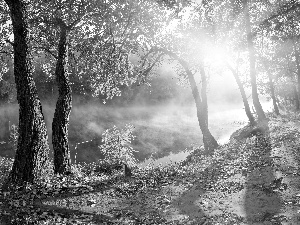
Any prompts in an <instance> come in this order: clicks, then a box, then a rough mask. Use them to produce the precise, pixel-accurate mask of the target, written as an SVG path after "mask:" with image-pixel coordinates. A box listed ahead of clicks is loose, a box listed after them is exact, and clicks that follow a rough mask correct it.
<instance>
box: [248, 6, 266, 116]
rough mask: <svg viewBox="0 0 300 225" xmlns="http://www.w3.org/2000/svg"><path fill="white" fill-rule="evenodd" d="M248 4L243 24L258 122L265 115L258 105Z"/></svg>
mask: <svg viewBox="0 0 300 225" xmlns="http://www.w3.org/2000/svg"><path fill="white" fill-rule="evenodd" d="M249 2H250V1H248V5H247V7H246V11H245V22H246V32H247V44H248V51H249V61H250V77H251V88H252V99H253V105H254V107H255V111H256V113H257V116H258V121H264V120H266V115H265V113H264V110H263V108H262V106H261V104H260V101H259V98H258V92H257V83H256V69H255V53H254V46H253V35H252V33H251V22H250V15H249Z"/></svg>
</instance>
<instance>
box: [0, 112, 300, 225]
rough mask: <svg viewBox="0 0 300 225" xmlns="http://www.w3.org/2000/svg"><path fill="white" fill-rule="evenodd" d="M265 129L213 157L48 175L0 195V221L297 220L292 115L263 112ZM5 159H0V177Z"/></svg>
mask: <svg viewBox="0 0 300 225" xmlns="http://www.w3.org/2000/svg"><path fill="white" fill-rule="evenodd" d="M269 117H270V121H269V123H268V126H269V132H266V133H265V135H264V136H253V137H248V138H243V139H240V140H235V139H231V140H230V142H228V143H227V144H224V145H222V146H221V147H220V148H219V149H217V150H216V151H215V152H214V154H213V155H211V156H205V155H203V154H202V152H201V149H196V150H195V151H194V152H193V153H192V154H191V156H190V157H189V160H188V162H187V163H186V164H185V165H183V164H180V163H179V164H173V165H168V166H160V167H157V168H154V167H151V165H150V166H148V167H146V168H138V167H136V168H134V169H133V171H132V172H133V175H132V177H130V178H129V177H124V176H123V175H122V173H121V172H120V171H115V172H114V173H112V174H104V173H97V172H95V167H96V166H97V165H96V164H94V165H91V164H82V165H76V166H75V167H74V168H73V169H74V171H75V173H74V175H73V176H69V177H63V176H54V175H52V177H51V179H50V180H49V181H51V182H49V183H48V185H46V186H44V187H41V186H40V187H38V186H28V188H27V189H25V190H23V191H20V192H18V191H17V192H15V193H2V194H1V198H0V203H1V210H0V213H1V219H2V221H1V222H2V223H1V224H222V225H223V224H224V225H226V224H228V225H231V224H266V225H267V224H299V223H300V219H299V214H298V212H300V204H299V202H300V195H299V193H300V185H299V184H300V173H299V165H300V161H299V159H300V158H299V157H300V156H299V153H298V152H299V147H298V146H300V139H299V137H300V132H299V129H300V123H299V122H298V121H299V115H297V114H289V115H284V116H281V117H275V116H272V115H269ZM11 163H12V161H10V160H7V159H5V158H2V159H1V174H0V179H1V181H3V178H4V177H5V176H7V174H8V172H9V169H10V167H11Z"/></svg>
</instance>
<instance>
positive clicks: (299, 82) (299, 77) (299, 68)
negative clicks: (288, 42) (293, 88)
mask: <svg viewBox="0 0 300 225" xmlns="http://www.w3.org/2000/svg"><path fill="white" fill-rule="evenodd" d="M293 47H294V54H295V59H296V67H297V88H298V89H297V93H298V100H296V103H297V102H298V106H297V107H296V109H297V110H299V100H300V64H299V63H300V59H299V51H298V49H297V42H296V40H294V39H293ZM295 97H296V96H295Z"/></svg>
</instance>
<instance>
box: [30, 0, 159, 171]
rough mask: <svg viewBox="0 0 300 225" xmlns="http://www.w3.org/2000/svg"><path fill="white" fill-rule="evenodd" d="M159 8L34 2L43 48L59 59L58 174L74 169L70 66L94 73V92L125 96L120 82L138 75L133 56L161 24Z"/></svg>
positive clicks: (55, 145)
mask: <svg viewBox="0 0 300 225" xmlns="http://www.w3.org/2000/svg"><path fill="white" fill-rule="evenodd" d="M37 5H38V6H39V7H37ZM154 8H155V7H154V6H153V2H151V1H134V2H132V1H105V2H102V1H89V2H87V3H84V2H83V1H76V0H74V1H70V2H66V1H52V2H49V3H43V2H42V3H36V4H32V12H36V13H35V14H36V15H37V17H36V18H33V19H32V22H33V24H35V27H36V28H35V29H36V31H37V33H39V34H41V35H39V37H40V38H39V39H35V42H36V45H37V48H38V49H39V50H44V51H45V52H46V53H48V55H50V56H51V57H52V60H53V58H54V59H55V60H56V63H55V64H56V66H55V72H54V74H55V77H56V80H57V83H58V90H59V97H58V101H57V104H56V110H55V115H54V119H53V124H52V142H53V148H54V167H55V172H56V173H68V172H69V170H70V159H69V149H68V124H69V115H70V111H71V105H72V104H71V103H72V96H71V85H70V80H69V71H70V72H72V74H77V76H78V77H79V78H80V79H84V78H83V76H85V77H88V80H89V83H90V86H91V87H92V89H93V90H94V93H93V94H94V96H99V95H102V96H103V95H104V96H105V97H106V99H111V98H112V97H114V96H116V95H120V94H121V93H120V90H119V86H121V85H124V84H125V85H130V84H131V83H133V82H134V81H135V80H136V78H134V76H135V75H136V74H137V73H134V66H133V65H132V63H131V62H130V60H129V55H131V54H134V53H136V52H137V51H139V49H141V46H143V45H144V44H145V43H144V42H143V40H144V39H146V38H149V37H150V38H151V37H152V36H153V35H154V34H155V32H156V30H157V29H158V28H159V25H160V22H157V20H156V19H155V15H156V13H157V12H156V11H155V10H153V9H154ZM49 11H50V13H49ZM148 19H149V20H148ZM160 19H162V18H160ZM53 34H54V35H53ZM57 39H59V42H58V47H57V50H55V49H54V47H53V46H54V45H55V43H56V42H57ZM67 49H68V50H67ZM85 79H86V78H85ZM104 101H105V100H104Z"/></svg>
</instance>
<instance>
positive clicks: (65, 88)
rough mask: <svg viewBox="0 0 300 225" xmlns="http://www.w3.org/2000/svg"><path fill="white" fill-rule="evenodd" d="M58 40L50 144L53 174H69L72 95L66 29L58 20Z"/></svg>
mask: <svg viewBox="0 0 300 225" xmlns="http://www.w3.org/2000/svg"><path fill="white" fill-rule="evenodd" d="M58 22H59V27H60V39H59V44H58V59H57V62H56V68H55V77H56V82H57V86H58V100H57V102H56V108H55V113H54V117H53V122H52V144H53V152H54V172H55V173H59V174H68V173H70V172H71V160H70V151H69V145H68V127H69V118H70V113H71V108H72V94H71V87H70V81H69V76H68V72H67V66H68V65H67V35H68V28H67V26H66V25H65V23H64V22H63V21H62V20H58Z"/></svg>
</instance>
